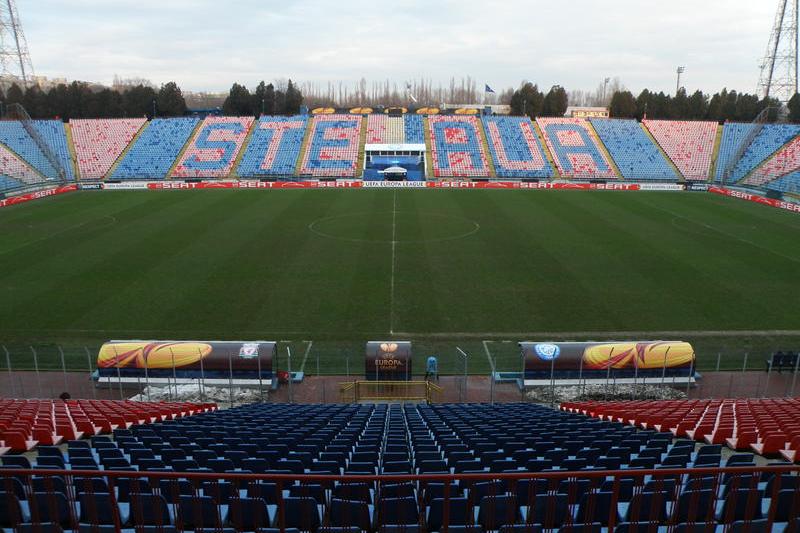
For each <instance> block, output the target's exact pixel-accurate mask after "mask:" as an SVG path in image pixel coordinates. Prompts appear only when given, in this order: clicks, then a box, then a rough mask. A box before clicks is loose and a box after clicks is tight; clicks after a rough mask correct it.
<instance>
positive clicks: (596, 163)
mask: <svg viewBox="0 0 800 533" xmlns="http://www.w3.org/2000/svg"><path fill="white" fill-rule="evenodd" d="M536 122H537V124H539V127H540V128H541V130H542V134H543V135H544V140H545V143H546V144H547V147H548V149H549V150H550V153H551V154H553V159H554V162H555V165H556V167H557V168H558V171H559V173H560V174H561V175H562V176H564V177H566V178H576V179H590V178H616V177H617V175H616V173H615V172H614V169H613V167H612V166H611V163H610V162H609V161H608V158H607V157H606V155H605V154H604V153H603V151H602V150H601V148H600V147H599V146H598V144H597V142H596V141H595V139H594V137H593V136H592V134H591V130H590V128H591V125H590V124H589V122H587V121H586V120H585V119H582V118H552V117H551V118H546V117H539V118H537V119H536Z"/></svg>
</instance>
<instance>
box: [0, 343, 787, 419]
mask: <svg viewBox="0 0 800 533" xmlns="http://www.w3.org/2000/svg"><path fill="white" fill-rule="evenodd" d="M779 346H780V345H779ZM97 350H98V347H97V346H92V347H90V346H74V345H73V346H61V345H58V344H40V345H21V344H13V345H11V344H0V390H1V391H2V393H3V395H5V396H9V397H18V398H58V397H59V396H61V395H62V394H63V393H67V394H69V395H70V396H71V397H73V398H101V399H124V398H129V397H131V396H134V395H140V397H141V398H143V399H151V400H153V399H155V400H158V399H164V400H177V399H195V400H197V401H217V402H218V403H219V404H220V405H226V404H229V405H233V404H234V403H242V402H244V401H283V402H286V401H288V402H314V403H330V402H338V401H341V398H340V395H339V388H340V386H341V384H342V383H345V382H352V381H354V380H357V379H363V378H364V354H363V344H357V343H352V342H351V343H347V342H334V341H282V342H281V343H280V344H279V350H278V355H277V357H276V358H275V359H274V361H273V381H275V380H278V372H279V371H283V372H284V374H283V375H284V376H285V375H286V373H288V372H291V373H292V376H293V377H294V378H295V379H294V380H288V381H285V380H284V382H282V383H280V384H278V383H274V384H272V385H270V384H268V383H265V384H262V385H259V386H256V387H250V388H247V387H239V386H230V387H227V386H224V385H222V386H220V385H217V386H214V387H211V386H209V385H208V383H205V382H204V380H202V379H199V380H198V381H197V382H196V383H195V388H196V393H195V395H194V396H193V397H189V398H186V397H185V396H181V394H183V393H185V392H186V390H185V389H186V387H183V388H181V386H180V385H179V383H178V380H175V381H174V382H173V381H170V380H167V381H168V382H167V383H166V384H162V385H160V386H159V387H158V388H156V387H150V385H152V384H151V383H149V380H148V376H147V375H143V376H141V378H140V379H138V380H137V381H136V382H134V383H125V382H124V381H123V380H122V379H117V380H115V379H114V376H113V375H112V376H111V377H110V379H109V380H108V381H107V382H105V383H102V384H98V383H96V382H95V381H93V379H92V376H93V374H94V373H95V370H96V357H97ZM797 351H799V350H796V351H795V353H797ZM428 355H436V356H437V358H438V361H439V375H440V381H439V384H440V385H441V387H442V394H441V395H439V398H438V399H439V400H441V401H446V402H477V401H480V402H494V401H498V402H503V401H520V400H529V401H539V402H546V403H551V404H556V403H558V402H559V401H561V400H573V399H576V397H575V394H577V395H578V396H582V397H587V396H591V397H592V398H593V399H612V398H616V399H621V398H629V399H644V398H648V397H650V396H648V395H649V394H650V393H651V392H652V387H653V386H655V387H656V388H657V387H659V386H662V385H664V386H670V388H671V389H672V390H673V391H674V390H677V391H679V392H681V393H682V394H685V395H688V396H690V397H696V398H727V397H734V398H735V397H751V398H759V397H782V396H789V397H791V396H794V395H795V394H796V393H797V387H798V373H799V372H800V357H795V359H794V362H793V364H792V365H789V366H786V365H783V366H780V367H777V366H773V365H769V364H767V359H768V357H769V356H768V355H766V352H765V351H758V352H753V353H751V352H747V351H740V352H735V351H731V350H726V351H723V350H720V351H717V352H716V353H714V354H713V355H710V354H709V353H708V352H706V353H705V354H704V355H702V356H699V357H698V360H697V365H696V368H695V369H694V370H695V371H696V372H697V377H698V379H697V382H696V383H683V384H674V383H672V382H671V378H670V377H669V376H664V378H663V379H662V380H658V379H656V383H655V384H652V383H651V384H647V383H645V382H644V380H636V379H635V380H634V382H633V383H629V384H627V385H625V386H622V385H621V384H620V381H619V380H618V379H617V376H616V374H615V373H614V372H613V371H611V370H609V371H608V372H607V374H606V376H605V379H601V380H599V383H598V382H597V380H596V383H595V387H596V388H595V389H592V388H591V387H589V386H588V385H587V384H588V381H587V380H586V379H583V378H584V376H583V374H582V372H580V371H579V373H578V376H577V380H572V383H571V384H570V385H569V386H568V387H565V382H564V381H562V380H559V379H558V376H556V375H555V373H553V374H551V376H550V379H546V380H545V381H546V382H547V384H546V385H544V386H540V387H536V388H534V389H530V388H529V389H525V388H522V387H520V379H521V377H522V375H523V374H524V366H523V363H524V362H523V360H522V357H521V355H520V352H519V349H518V347H517V345H516V343H514V342H510V341H497V340H494V341H467V342H463V343H445V342H425V341H420V342H416V341H415V343H414V358H415V359H416V360H417V362H418V363H417V364H415V365H414V372H413V374H412V375H411V376H410V378H411V380H422V379H424V374H425V364H424V361H425V359H426V358H427V356H428ZM301 375H302V380H301V379H300V376H301ZM595 377H596V376H595ZM230 378H231V379H230V380H229V381H231V382H232V381H233V380H234V376H233V372H232V371H231V373H230ZM565 392H566V393H570V394H573V396H570V397H564V396H563V394H564V393H565ZM156 393H157V394H158V396H155V395H154V394H156Z"/></svg>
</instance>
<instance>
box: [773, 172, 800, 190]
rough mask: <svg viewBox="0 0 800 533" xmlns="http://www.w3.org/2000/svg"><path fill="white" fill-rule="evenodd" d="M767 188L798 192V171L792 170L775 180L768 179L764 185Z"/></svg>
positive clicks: (799, 180)
mask: <svg viewBox="0 0 800 533" xmlns="http://www.w3.org/2000/svg"><path fill="white" fill-rule="evenodd" d="M765 186H766V188H767V189H771V190H773V191H780V192H788V193H794V194H798V193H800V172H792V173H791V174H787V175H786V176H782V177H780V178H778V179H776V180H773V181H770V182H769V183H767V184H766V185H765Z"/></svg>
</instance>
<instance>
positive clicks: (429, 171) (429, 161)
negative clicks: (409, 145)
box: [422, 115, 435, 179]
mask: <svg viewBox="0 0 800 533" xmlns="http://www.w3.org/2000/svg"><path fill="white" fill-rule="evenodd" d="M422 131H423V132H424V134H425V177H426V179H434V177H435V176H434V175H433V150H432V148H431V147H432V142H431V130H430V129H429V126H428V116H427V115H422Z"/></svg>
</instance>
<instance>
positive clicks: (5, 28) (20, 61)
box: [0, 0, 33, 89]
mask: <svg viewBox="0 0 800 533" xmlns="http://www.w3.org/2000/svg"><path fill="white" fill-rule="evenodd" d="M32 81H33V63H31V55H30V53H29V52H28V42H27V41H26V40H25V33H24V32H23V31H22V23H21V22H20V20H19V13H18V12H17V3H16V0H0V86H2V87H3V88H4V89H5V88H7V87H8V86H10V85H11V84H12V83H14V82H16V83H19V84H21V85H23V86H27V85H28V84H29V83H31V82H32Z"/></svg>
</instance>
